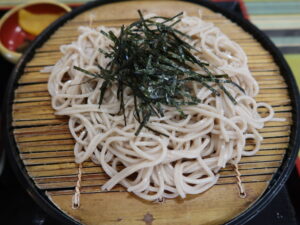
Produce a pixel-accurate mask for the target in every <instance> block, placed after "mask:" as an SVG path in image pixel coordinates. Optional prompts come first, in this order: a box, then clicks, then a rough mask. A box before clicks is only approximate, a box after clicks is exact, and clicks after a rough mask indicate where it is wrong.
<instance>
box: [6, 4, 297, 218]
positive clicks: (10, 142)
mask: <svg viewBox="0 0 300 225" xmlns="http://www.w3.org/2000/svg"><path fill="white" fill-rule="evenodd" d="M121 1H122V0H115V1H112V0H98V1H93V2H89V3H87V4H85V5H82V6H80V7H78V8H76V9H75V10H73V11H71V12H70V13H68V14H66V15H64V16H62V17H61V18H59V19H58V20H57V21H56V22H54V23H53V24H51V25H50V26H49V27H48V28H47V29H46V30H45V31H44V32H43V33H42V34H41V35H39V36H38V37H37V38H36V40H35V41H34V42H33V43H32V45H31V46H30V47H29V48H28V49H27V51H26V52H25V53H24V55H23V56H22V58H21V59H20V60H19V62H18V63H17V65H16V67H15V68H14V70H13V72H12V74H11V76H10V79H9V82H8V84H7V90H6V95H5V98H4V102H3V103H4V104H3V105H4V108H3V111H2V115H3V126H2V131H3V136H4V144H5V149H6V151H7V155H8V157H9V160H10V162H11V165H12V167H13V170H14V172H15V173H16V175H17V177H18V179H19V181H20V182H21V183H22V185H23V186H24V188H25V189H26V190H27V192H28V193H29V194H30V196H31V197H32V198H33V199H34V200H35V202H36V203H37V204H38V205H39V206H40V207H41V208H42V209H43V210H44V211H45V212H47V213H48V214H49V215H50V216H52V217H54V218H55V219H57V220H59V221H60V222H61V223H64V224H80V222H78V221H76V220H74V219H73V218H71V217H70V216H68V215H67V214H65V213H63V212H62V211H61V210H60V209H58V208H57V207H56V206H55V205H54V204H53V203H52V202H51V201H50V200H49V199H48V197H47V196H46V194H45V192H44V191H42V190H40V189H39V188H38V187H37V186H36V185H35V184H34V182H33V180H32V179H31V178H30V176H29V175H28V173H27V172H26V169H25V166H24V164H23V161H22V159H21V158H20V155H19V151H18V148H17V144H16V141H15V138H14V134H13V127H12V105H13V100H14V91H15V89H16V88H17V86H18V84H17V81H18V79H19V77H20V76H21V75H22V74H23V71H24V67H25V65H26V63H27V62H29V61H30V60H31V59H32V57H33V56H34V53H35V49H36V48H38V47H40V46H41V45H42V44H43V43H45V42H46V41H47V40H48V39H49V37H50V35H51V34H53V33H54V32H55V31H56V30H57V29H58V28H59V27H61V26H62V25H63V24H64V23H65V22H67V21H68V20H70V19H73V18H74V17H75V16H77V15H79V14H81V13H82V12H85V11H87V10H89V9H91V8H94V7H96V6H101V5H104V4H109V3H112V2H121ZM185 1H187V2H192V3H195V4H199V5H202V6H204V7H207V8H208V9H210V10H212V11H214V12H216V13H221V14H223V15H224V16H225V17H227V18H228V19H230V20H231V21H232V22H235V23H236V24H238V25H239V26H240V27H242V28H243V29H244V30H245V31H246V32H248V33H249V34H251V35H252V36H253V37H254V38H255V39H256V40H257V41H258V42H259V43H260V44H261V45H262V46H263V47H264V48H265V49H266V50H268V51H269V53H270V54H271V55H272V56H273V58H274V60H275V62H276V63H277V65H278V66H279V68H280V71H281V74H283V77H284V79H285V82H286V83H287V85H288V91H289V97H290V98H291V104H292V120H293V124H292V126H291V134H290V141H289V147H288V149H287V151H286V154H285V156H284V159H283V161H282V164H281V166H280V167H279V168H278V170H277V172H276V173H275V174H274V176H273V178H272V179H271V181H270V183H269V185H268V188H267V190H266V191H265V192H264V194H263V195H262V196H261V197H260V198H259V199H258V200H257V201H255V202H254V203H253V205H252V206H250V207H249V208H248V209H247V210H245V211H244V212H242V213H241V214H239V215H238V216H237V217H235V218H233V219H232V220H231V221H229V222H227V223H226V224H243V223H245V222H247V221H248V220H250V219H251V218H253V217H254V216H255V215H257V214H258V213H259V212H260V211H261V210H262V209H263V208H264V207H265V206H266V205H267V204H268V203H269V202H270V201H271V200H272V199H273V198H274V197H275V196H276V194H277V193H278V192H279V190H280V189H281V188H282V186H283V185H284V183H285V181H286V180H287V178H288V177H289V175H290V173H291V171H292V169H293V167H294V162H295V159H296V156H297V152H298V149H299V144H300V136H299V131H300V118H299V114H300V97H299V91H298V88H297V84H296V82H295V79H294V77H293V74H292V72H291V70H290V68H289V66H288V64H287V62H286V61H285V59H284V58H283V56H282V54H281V52H280V51H279V50H278V49H277V47H276V46H275V45H274V44H273V43H272V42H271V41H270V39H269V38H268V37H267V36H266V35H265V34H264V33H263V32H262V31H260V30H259V29H258V28H257V27H256V26H254V25H253V24H252V23H250V22H249V21H247V20H245V19H243V18H242V17H239V16H237V15H235V14H233V13H232V12H230V11H228V10H226V9H223V8H220V7H219V6H217V5H215V4H214V3H212V2H209V1H199V0H198V1H197V0H185ZM153 4H155V3H153ZM70 204H71V203H70Z"/></svg>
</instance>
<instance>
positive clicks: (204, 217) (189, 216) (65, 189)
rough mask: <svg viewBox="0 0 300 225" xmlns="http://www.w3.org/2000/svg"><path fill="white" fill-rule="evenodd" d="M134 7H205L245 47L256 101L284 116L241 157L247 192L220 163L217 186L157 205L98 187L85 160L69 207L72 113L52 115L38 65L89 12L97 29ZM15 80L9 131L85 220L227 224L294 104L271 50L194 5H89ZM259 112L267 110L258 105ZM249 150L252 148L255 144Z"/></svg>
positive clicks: (31, 170)
mask: <svg viewBox="0 0 300 225" xmlns="http://www.w3.org/2000/svg"><path fill="white" fill-rule="evenodd" d="M137 9H142V10H146V11H148V12H154V13H156V14H158V15H163V16H172V15H175V14H176V13H178V12H180V11H186V12H187V13H188V14H189V15H193V16H194V15H198V11H199V10H201V12H202V13H203V14H202V15H203V19H204V20H206V21H211V22H213V23H214V24H215V25H216V26H218V27H219V28H220V29H221V30H222V31H223V32H224V33H225V34H227V35H228V36H229V37H230V38H231V39H232V40H234V41H236V42H237V43H238V44H240V45H241V46H242V48H243V49H244V51H245V52H246V53H247V56H248V59H249V67H250V70H251V72H252V74H253V76H254V77H255V78H256V80H257V81H258V83H259V85H260V94H259V95H258V96H257V98H256V99H257V101H263V102H267V103H269V104H271V105H272V106H273V108H274V110H275V111H276V114H275V117H280V118H285V119H286V120H285V121H284V122H267V123H266V124H265V127H264V128H263V129H261V130H260V132H261V134H262V136H263V137H264V138H265V139H264V141H263V144H262V146H261V150H260V151H259V152H258V153H257V155H255V156H251V157H243V158H242V160H241V162H240V164H239V168H240V172H241V174H242V181H243V183H244V186H245V189H246V192H247V197H246V198H244V199H243V198H240V197H239V190H238V187H237V184H236V177H235V175H236V174H235V172H234V171H233V169H232V168H231V167H227V168H225V169H223V170H222V172H221V178H220V179H219V181H218V183H217V185H215V186H214V187H213V188H211V189H210V190H208V191H206V192H205V193H203V194H200V195H197V196H188V197H187V199H185V200H182V199H174V200H167V201H166V203H163V204H154V203H149V202H146V201H143V200H140V199H138V198H136V197H134V196H133V195H132V194H130V193H127V192H126V191H125V189H124V188H122V187H121V186H118V187H116V188H114V189H113V190H112V191H110V192H102V191H101V189H100V187H101V185H102V184H103V183H104V182H105V181H106V180H107V176H106V175H105V174H104V172H103V171H102V169H101V168H100V167H99V166H96V165H94V164H93V163H92V162H85V163H84V164H83V176H82V188H81V192H82V194H81V207H80V208H79V209H77V210H74V209H72V208H71V198H72V195H73V193H74V186H75V183H76V181H77V165H76V164H75V163H74V157H73V145H74V141H73V139H72V137H71V135H70V133H69V130H68V126H67V121H68V118H67V117H61V116H55V115H54V111H53V109H52V108H51V103H50V96H49V94H48V92H47V80H48V76H49V74H44V73H40V72H39V71H40V70H41V69H42V68H43V67H44V66H48V65H53V64H54V63H56V62H57V60H58V59H59V58H60V57H61V53H60V51H59V47H60V46H61V45H63V44H68V43H70V42H71V41H73V40H75V39H76V36H77V34H78V32H77V28H78V26H81V25H89V21H90V15H93V23H92V26H93V27H96V26H99V25H106V26H120V25H121V24H129V23H130V22H132V21H134V20H136V19H137ZM17 82H18V85H17V87H16V89H15V91H14V94H15V96H14V101H13V103H12V130H13V134H14V138H15V141H16V145H17V147H18V150H19V154H20V158H21V160H22V163H23V164H24V166H25V168H26V171H27V175H28V176H29V177H30V178H31V179H32V181H33V182H34V184H35V185H36V187H37V188H38V189H39V190H41V191H42V192H45V193H46V195H47V196H48V197H49V199H50V201H51V202H53V203H54V204H55V205H56V206H57V207H58V208H59V209H60V210H61V211H62V212H64V213H65V214H67V215H68V216H70V217H72V218H73V219H75V220H76V221H79V222H81V223H83V224H103V225H113V224H114V225H115V224H122V225H123V224H124V225H135V224H146V225H150V224H153V225H162V224H163V225H167V224H170V225H171V224H172V225H176V224H177V225H183V224H184V225H185V224H191V225H192V224H197V225H199V224H221V223H225V222H227V221H229V220H231V219H232V218H234V217H236V216H238V215H239V214H241V213H242V212H244V211H245V210H246V209H248V208H249V207H250V206H251V205H252V204H253V203H254V202H255V201H256V200H257V199H258V198H259V197H260V196H261V195H262V194H263V193H264V191H265V190H266V188H267V187H268V184H269V182H270V181H271V179H272V177H273V175H274V174H275V173H276V171H277V169H278V168H279V166H280V165H281V163H282V160H283V158H284V155H285V153H286V150H287V147H288V145H289V138H290V132H291V125H292V124H293V121H292V113H291V110H292V104H291V99H290V97H289V94H288V89H287V87H288V86H287V84H286V83H285V80H284V78H283V74H281V72H280V69H279V67H278V65H277V64H276V62H275V61H274V59H273V57H272V55H271V54H270V53H269V52H268V51H267V50H265V49H264V48H263V47H262V46H261V44H260V43H259V42H258V41H257V40H255V39H254V38H253V37H252V36H251V35H250V34H249V33H247V32H246V31H244V30H243V29H242V28H241V27H239V26H238V25H236V24H235V23H233V22H231V21H230V20H229V19H228V18H226V17H224V16H223V15H221V14H218V13H215V12H213V11H211V10H209V9H207V8H206V7H203V6H200V5H197V4H194V3H189V2H177V1H176V2H173V1H155V2H150V1H141V2H138V3H137V2H135V1H130V2H118V3H111V4H105V5H102V6H99V7H95V8H92V9H89V10H87V11H85V12H83V13H81V14H80V15H78V16H76V17H74V18H73V19H71V20H69V21H68V22H66V23H65V24H64V25H63V26H61V27H60V28H59V29H57V31H55V32H54V33H53V34H52V35H51V36H50V38H49V39H48V40H47V41H46V42H45V43H44V44H43V45H42V46H40V47H39V48H38V49H36V51H35V53H34V56H33V58H32V60H31V61H29V62H28V63H26V64H25V67H24V72H22V75H21V77H20V78H19V80H18V81H17ZM260 113H261V114H265V113H266V111H265V110H263V109H261V110H260ZM246 148H247V149H251V148H252V146H251V143H248V144H247V147H246Z"/></svg>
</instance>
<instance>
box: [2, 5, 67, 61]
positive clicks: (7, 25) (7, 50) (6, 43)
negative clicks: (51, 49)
mask: <svg viewBox="0 0 300 225" xmlns="http://www.w3.org/2000/svg"><path fill="white" fill-rule="evenodd" d="M21 9H26V11H28V12H31V13H34V14H45V13H47V14H63V13H66V12H69V11H71V8H70V7H68V6H67V5H65V4H62V3H58V2H54V1H38V2H31V3H27V4H23V5H19V6H16V7H15V8H13V9H12V10H10V11H9V12H7V13H6V14H5V15H4V16H3V17H2V19H1V20H0V51H1V53H2V55H3V56H4V57H5V58H6V59H8V60H9V61H10V62H13V63H16V62H17V61H18V59H19V58H20V57H21V55H22V53H20V51H22V50H23V49H24V48H25V47H26V45H29V44H30V42H31V41H33V40H34V39H35V38H36V36H35V35H32V34H29V33H28V32H26V31H24V30H23V29H22V28H21V26H20V25H19V22H18V21H19V11H20V10H21Z"/></svg>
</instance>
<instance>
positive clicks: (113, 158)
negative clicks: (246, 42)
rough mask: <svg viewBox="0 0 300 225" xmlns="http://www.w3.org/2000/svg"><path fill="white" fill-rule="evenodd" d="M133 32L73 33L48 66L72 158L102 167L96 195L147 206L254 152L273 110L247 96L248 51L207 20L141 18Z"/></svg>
mask: <svg viewBox="0 0 300 225" xmlns="http://www.w3.org/2000/svg"><path fill="white" fill-rule="evenodd" d="M130 26H131V27H126V26H125V27H122V28H118V29H117V28H110V27H104V26H100V27H98V28H96V29H94V28H91V27H88V26H81V27H79V29H78V30H79V33H80V34H79V36H78V39H77V40H76V41H75V42H73V43H71V44H67V45H63V46H61V48H60V50H61V52H62V54H63V57H62V58H61V59H60V60H59V61H58V62H57V63H56V64H55V65H54V67H52V68H51V69H50V70H51V75H50V78H49V83H48V89H49V93H50V94H51V96H52V107H53V108H54V109H55V110H56V113H55V114H56V115H67V116H69V129H70V132H71V134H72V136H73V137H74V139H75V141H76V143H75V146H74V155H75V162H76V163H78V164H80V165H81V164H82V163H83V162H85V161H88V160H89V159H91V160H92V161H93V162H94V163H95V164H98V165H100V166H101V167H102V169H103V170H104V171H105V173H106V174H107V175H108V176H109V177H110V179H109V180H108V181H107V182H106V183H105V184H104V185H103V186H102V187H101V188H102V190H111V189H112V188H114V187H115V186H116V185H117V184H121V185H123V186H124V187H125V188H126V189H127V191H128V192H132V193H134V194H135V195H137V196H139V197H140V198H143V199H145V200H149V201H161V200H162V199H165V198H175V197H177V196H180V197H181V198H185V197H186V195H187V194H199V193H202V192H204V191H206V190H207V189H209V188H210V187H212V186H213V185H214V184H216V182H217V181H218V178H219V171H220V169H221V168H224V167H225V166H226V165H227V164H232V165H237V164H238V162H239V161H240V160H241V157H242V156H250V155H254V154H255V153H256V152H257V151H258V150H259V148H260V144H261V142H262V136H261V135H260V134H259V132H258V131H257V130H258V129H261V128H263V127H264V123H265V122H266V121H269V120H271V119H272V118H273V115H274V112H273V110H272V108H271V106H269V105H268V104H266V103H257V102H256V101H255V99H254V97H255V96H256V95H257V94H258V92H259V87H258V84H257V82H256V81H255V79H254V78H253V76H252V75H251V73H250V71H249V68H248V65H247V57H246V54H245V52H244V51H243V50H242V48H241V47H240V46H239V45H238V44H236V43H235V42H233V41H231V40H230V39H229V38H228V37H227V36H226V35H225V34H223V33H222V32H221V31H220V29H219V28H218V27H216V26H214V24H213V23H210V22H205V21H203V20H202V19H201V16H200V17H190V16H188V15H186V14H183V15H181V14H180V15H177V16H174V17H173V18H163V17H158V16H155V15H150V14H149V15H145V16H144V17H143V16H142V14H140V20H139V21H137V22H135V24H132V25H130ZM126 32H127V33H126ZM151 35H153V38H154V39H153V40H155V41H153V42H151V38H152V36H151ZM158 35H159V36H158ZM168 35H169V36H168ZM129 37H130V38H131V39H130V38H129ZM149 37H150V39H149ZM126 38H127V39H126ZM155 38H156V39H155ZM160 38H162V39H160ZM163 38H165V39H163ZM160 40H163V41H160ZM122 43H123V45H122ZM124 43H125V44H124ZM129 43H131V44H132V43H135V44H136V45H137V46H139V47H138V48H137V46H133V47H132V46H130V45H129ZM155 43H156V45H155ZM168 43H169V44H168ZM172 43H173V44H174V46H172ZM152 45H153V46H154V47H153V46H152ZM145 46H146V47H145ZM149 46H150V47H149ZM151 46H152V47H153V48H151ZM122 49H123V50H122ZM124 49H126V51H125V50H124ZM121 50H122V51H123V53H124V52H126V54H127V53H128V54H129V53H130V51H131V53H132V52H133V53H132V55H126V54H125V55H121V56H122V57H123V58H122V57H120V55H117V54H121V53H120V52H121ZM164 52H165V53H164ZM123 53H122V54H123ZM158 53H159V54H160V55H155V54H158ZM138 54H141V55H138ZM164 54H165V55H164ZM151 55H152V56H151ZM118 57H119V58H118ZM150 58H151V59H150ZM122 60H123V61H122ZM143 63H144V64H143ZM143 66H144V67H143ZM142 67H143V68H142ZM120 71H121V72H120ZM124 74H125V75H124ZM155 76H156V77H155ZM139 79H140V80H139ZM136 81H139V83H137V82H136ZM147 82H148V83H147ZM158 84H159V85H158ZM172 88H173V89H172ZM99 103H100V104H99ZM259 107H264V108H266V109H267V111H268V112H269V113H268V116H266V117H264V118H263V117H261V116H260V115H259V114H258V108H259ZM247 139H251V140H252V141H253V142H254V143H255V146H254V148H253V150H250V151H247V150H245V144H246V140H247ZM77 191H78V190H77Z"/></svg>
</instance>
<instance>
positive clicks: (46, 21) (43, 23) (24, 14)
mask: <svg viewBox="0 0 300 225" xmlns="http://www.w3.org/2000/svg"><path fill="white" fill-rule="evenodd" d="M61 15H62V14H50V13H49V14H45V13H44V14H35V13H31V12H29V11H27V10H25V9H21V10H20V11H19V24H20V26H21V28H22V29H23V30H25V31H26V32H28V33H30V34H33V35H39V34H40V33H41V32H42V31H43V30H44V29H45V28H46V27H47V26H49V25H50V24H51V23H52V22H54V21H55V20H56V19H57V18H59V17H60V16H61Z"/></svg>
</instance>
